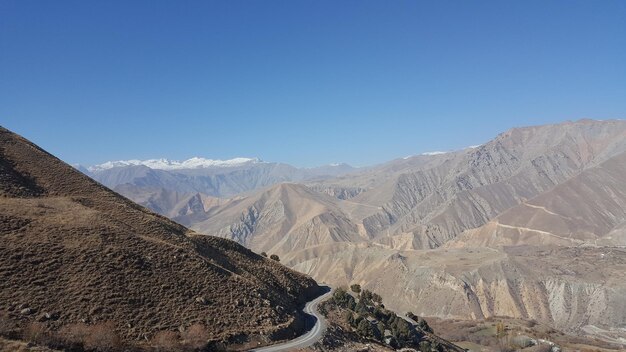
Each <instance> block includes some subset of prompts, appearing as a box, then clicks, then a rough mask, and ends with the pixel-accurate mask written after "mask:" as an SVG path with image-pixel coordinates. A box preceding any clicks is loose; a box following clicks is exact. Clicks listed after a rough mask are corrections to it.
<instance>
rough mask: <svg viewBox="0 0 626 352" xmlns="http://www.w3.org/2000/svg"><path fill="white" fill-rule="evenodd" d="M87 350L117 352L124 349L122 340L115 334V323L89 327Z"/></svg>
mask: <svg viewBox="0 0 626 352" xmlns="http://www.w3.org/2000/svg"><path fill="white" fill-rule="evenodd" d="M85 348H86V349H90V350H94V351H98V352H100V351H102V352H104V351H117V350H119V349H121V348H122V340H121V339H120V337H119V336H118V335H117V333H115V325H114V324H113V322H110V321H108V322H104V323H100V324H96V325H92V326H90V327H89V335H87V337H86V338H85Z"/></svg>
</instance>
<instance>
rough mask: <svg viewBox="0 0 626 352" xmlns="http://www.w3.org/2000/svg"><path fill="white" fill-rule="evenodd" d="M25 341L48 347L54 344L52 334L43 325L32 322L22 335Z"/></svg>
mask: <svg viewBox="0 0 626 352" xmlns="http://www.w3.org/2000/svg"><path fill="white" fill-rule="evenodd" d="M22 336H23V338H24V340H26V341H28V342H32V343H35V344H37V345H44V346H47V345H49V344H50V343H51V342H52V338H51V333H50V331H48V329H46V326H45V325H44V324H42V323H38V322H32V323H30V324H28V325H27V326H26V327H25V328H24V330H23V333H22Z"/></svg>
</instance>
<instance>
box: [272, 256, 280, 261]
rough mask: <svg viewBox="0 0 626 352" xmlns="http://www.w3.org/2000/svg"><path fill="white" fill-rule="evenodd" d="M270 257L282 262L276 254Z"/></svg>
mask: <svg viewBox="0 0 626 352" xmlns="http://www.w3.org/2000/svg"><path fill="white" fill-rule="evenodd" d="M270 259H272V260H275V261H277V262H280V258H279V257H278V256H277V255H276V254H272V255H270Z"/></svg>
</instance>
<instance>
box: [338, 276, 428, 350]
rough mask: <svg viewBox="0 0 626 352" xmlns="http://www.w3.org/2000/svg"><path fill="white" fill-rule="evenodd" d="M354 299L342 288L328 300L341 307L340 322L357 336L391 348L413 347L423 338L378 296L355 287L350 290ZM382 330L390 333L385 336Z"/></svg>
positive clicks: (417, 328)
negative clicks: (342, 310) (341, 319)
mask: <svg viewBox="0 0 626 352" xmlns="http://www.w3.org/2000/svg"><path fill="white" fill-rule="evenodd" d="M350 289H351V291H352V292H353V293H355V294H356V293H357V291H358V292H359V294H358V295H357V297H356V298H355V297H354V296H353V295H352V294H350V293H348V292H347V291H346V290H345V289H344V288H338V289H336V290H335V292H334V293H333V298H332V301H333V303H334V304H336V305H337V306H339V307H341V308H343V309H344V310H345V311H344V313H343V318H344V322H345V323H346V324H347V325H349V326H350V327H351V328H352V329H353V330H354V331H355V332H356V333H357V334H358V335H359V336H361V337H362V338H366V339H371V340H374V341H378V342H381V343H385V344H387V345H389V346H392V347H394V348H401V347H410V346H413V347H417V346H418V344H419V342H420V341H421V340H422V338H423V337H424V333H423V332H422V331H421V329H420V328H419V327H418V326H413V325H412V324H410V323H409V322H407V321H406V320H404V319H402V318H401V317H399V316H397V315H396V314H395V313H394V312H392V311H389V310H387V309H385V307H384V306H383V304H382V297H380V296H379V295H378V294H376V293H374V292H371V291H369V290H362V289H361V288H360V286H358V285H352V286H351V287H350ZM385 331H389V332H390V334H389V335H387V336H385Z"/></svg>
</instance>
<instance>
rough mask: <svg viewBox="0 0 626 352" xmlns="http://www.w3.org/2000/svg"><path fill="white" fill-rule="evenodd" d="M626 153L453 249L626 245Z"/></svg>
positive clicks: (503, 217)
mask: <svg viewBox="0 0 626 352" xmlns="http://www.w3.org/2000/svg"><path fill="white" fill-rule="evenodd" d="M624 175H626V153H622V154H620V155H618V156H615V157H613V158H611V159H609V160H607V161H605V162H604V163H602V164H600V165H598V166H597V167H593V168H590V169H587V170H585V171H583V172H582V173H581V174H579V175H577V176H575V177H572V178H571V179H569V180H567V181H565V182H563V183H562V184H559V185H557V186H556V187H554V188H552V189H551V190H549V191H547V192H544V193H542V194H540V195H539V196H537V197H535V198H532V199H530V200H528V201H525V202H523V203H522V204H520V205H518V206H515V207H513V208H510V209H508V210H507V211H505V212H503V213H502V214H500V215H499V216H498V217H496V218H495V219H494V220H492V221H490V222H489V223H487V224H485V225H483V226H481V227H479V228H477V229H472V230H468V231H466V233H464V234H463V235H462V236H460V237H459V238H457V239H456V240H455V241H453V242H451V243H449V245H450V246H454V247H467V246H502V245H508V246H510V245H519V244H527V245H544V246H545V245H560V246H581V245H587V246H598V245H605V246H607V245H608V246H611V245H618V246H624V245H626V229H625V228H624V224H625V223H626V182H625V180H624V177H625V176H624Z"/></svg>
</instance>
